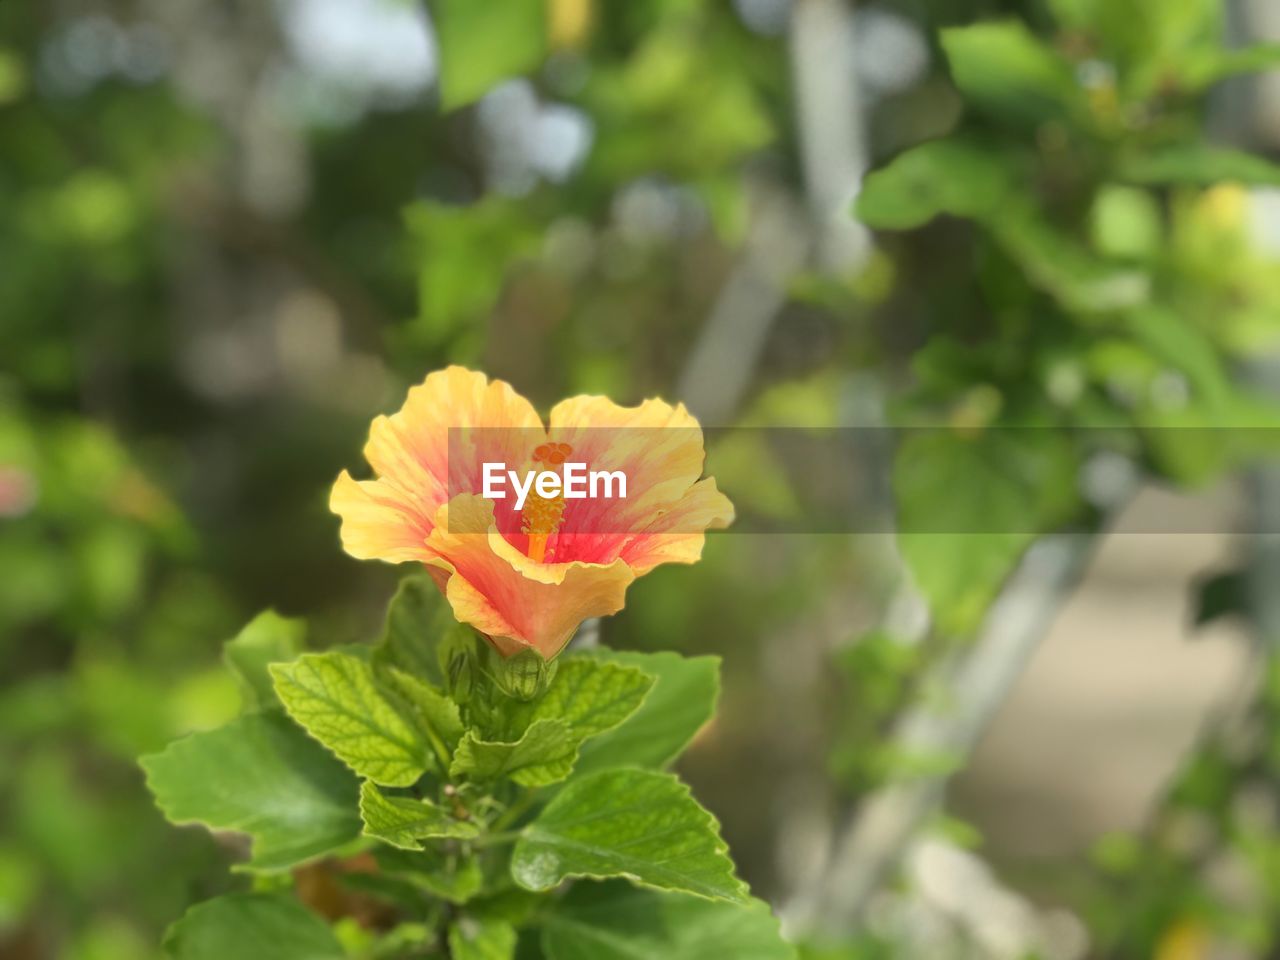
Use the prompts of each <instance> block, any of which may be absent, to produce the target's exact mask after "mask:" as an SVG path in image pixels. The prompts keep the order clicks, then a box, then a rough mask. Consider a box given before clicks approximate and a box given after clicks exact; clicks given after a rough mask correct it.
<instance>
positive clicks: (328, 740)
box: [271, 652, 431, 787]
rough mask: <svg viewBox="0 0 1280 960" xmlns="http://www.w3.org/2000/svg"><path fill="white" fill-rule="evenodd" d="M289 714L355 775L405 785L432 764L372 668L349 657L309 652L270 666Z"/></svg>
mask: <svg viewBox="0 0 1280 960" xmlns="http://www.w3.org/2000/svg"><path fill="white" fill-rule="evenodd" d="M271 675H272V677H274V678H275V685H276V695H277V696H278V697H279V698H280V702H281V703H283V704H284V706H285V709H286V710H288V711H289V715H290V716H291V717H293V719H294V720H296V721H297V722H298V723H299V724H301V725H302V726H303V728H305V729H306V731H307V732H308V733H309V734H311V735H312V736H313V737H315V738H316V739H317V740H319V741H320V742H321V743H322V744H324V745H325V746H326V747H328V748H329V749H330V750H332V751H333V752H334V754H335V755H337V757H338V758H339V759H340V760H342V761H343V763H345V764H346V765H347V766H349V767H350V768H351V769H352V770H354V771H355V772H356V773H358V774H360V775H361V776H362V777H365V778H367V779H369V780H372V781H373V782H374V783H378V784H381V785H383V786H386V787H407V786H409V785H411V784H413V783H415V782H416V781H417V779H418V778H419V777H421V776H422V775H423V774H424V773H425V772H426V771H427V768H428V766H429V765H430V764H431V757H430V754H429V753H428V750H427V747H426V745H425V744H424V743H423V742H422V741H421V740H420V738H419V737H418V734H417V731H415V730H414V728H413V726H412V725H411V724H410V723H409V721H408V720H406V719H405V718H404V717H403V716H402V715H401V714H400V712H399V711H398V710H397V709H396V707H395V705H394V704H393V703H392V702H391V701H390V700H388V699H387V697H386V696H384V695H383V692H382V691H381V690H380V689H379V687H378V683H377V680H376V679H375V677H374V674H373V668H372V667H371V666H370V665H369V664H368V663H366V662H365V661H363V660H361V659H360V658H358V657H353V656H351V655H350V654H346V653H339V652H330V653H312V654H307V655H305V656H303V657H300V658H299V659H297V660H295V661H294V662H292V663H277V664H274V665H273V666H272V667H271Z"/></svg>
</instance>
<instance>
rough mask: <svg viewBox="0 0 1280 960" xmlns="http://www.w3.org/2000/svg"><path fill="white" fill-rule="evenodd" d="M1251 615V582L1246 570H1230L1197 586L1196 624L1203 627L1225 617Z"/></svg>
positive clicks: (1202, 581)
mask: <svg viewBox="0 0 1280 960" xmlns="http://www.w3.org/2000/svg"><path fill="white" fill-rule="evenodd" d="M1248 615H1249V582H1248V577H1247V575H1246V573H1245V571H1244V570H1228V571H1226V572H1224V573H1217V574H1214V575H1212V576H1209V577H1206V578H1204V579H1202V580H1201V581H1199V583H1198V584H1197V585H1196V613H1195V620H1194V623H1195V625H1196V626H1197V627H1203V626H1204V625H1205V624H1207V623H1213V622H1214V621H1215V620H1220V619H1223V618H1225V617H1245V618H1247V617H1248Z"/></svg>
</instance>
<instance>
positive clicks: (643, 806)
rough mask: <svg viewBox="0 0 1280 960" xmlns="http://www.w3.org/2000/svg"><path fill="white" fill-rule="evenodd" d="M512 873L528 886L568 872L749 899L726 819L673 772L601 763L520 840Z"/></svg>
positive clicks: (552, 881)
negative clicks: (722, 823) (724, 834)
mask: <svg viewBox="0 0 1280 960" xmlns="http://www.w3.org/2000/svg"><path fill="white" fill-rule="evenodd" d="M511 876H512V877H513V878H515V881H516V883H518V884H520V886H522V887H524V888H525V889H526V890H534V891H538V890H550V889H551V888H552V887H554V886H556V885H557V884H559V883H560V882H561V881H563V880H564V879H566V878H567V877H594V878H597V879H600V878H604V877H627V878H628V879H630V880H632V881H633V882H635V883H638V884H640V885H642V886H646V887H652V888H654V889H657V890H675V891H680V892H683V893H691V894H694V895H696V896H699V897H706V898H708V899H711V900H732V901H736V902H743V901H745V900H746V899H747V887H746V884H744V883H743V882H742V881H741V880H739V879H738V878H737V877H735V876H734V873H733V861H731V860H730V859H729V856H728V853H727V848H726V846H725V843H724V841H723V840H721V839H720V834H719V824H718V823H716V819H715V817H713V816H712V815H711V814H710V813H709V812H707V810H705V809H704V808H703V807H702V806H701V805H699V803H698V801H696V800H695V799H694V798H693V796H692V794H690V792H689V788H688V787H687V786H685V785H684V784H683V783H681V782H680V781H679V780H677V779H676V778H675V777H674V776H673V775H671V774H669V773H655V772H654V771H651V770H634V769H632V770H628V769H620V770H602V771H599V772H597V773H592V774H588V775H587V776H585V777H577V778H575V779H574V780H572V781H571V782H570V783H568V784H567V785H566V786H565V787H564V789H563V790H561V791H560V793H559V794H558V795H557V796H556V797H555V798H554V799H553V800H552V801H551V802H550V803H549V804H547V806H546V808H545V809H543V810H542V812H541V813H539V814H538V816H537V818H535V819H534V821H533V822H532V823H530V824H529V825H528V826H527V827H525V829H524V833H523V835H522V836H521V837H520V839H519V840H517V841H516V845H515V849H514V851H513V852H512V856H511Z"/></svg>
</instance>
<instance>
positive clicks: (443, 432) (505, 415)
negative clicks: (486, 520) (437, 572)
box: [330, 366, 545, 562]
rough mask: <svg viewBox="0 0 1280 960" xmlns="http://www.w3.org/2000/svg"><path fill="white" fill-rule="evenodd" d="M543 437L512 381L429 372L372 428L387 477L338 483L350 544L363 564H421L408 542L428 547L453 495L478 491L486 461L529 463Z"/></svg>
mask: <svg viewBox="0 0 1280 960" xmlns="http://www.w3.org/2000/svg"><path fill="white" fill-rule="evenodd" d="M544 436H545V430H544V429H543V427H542V421H541V420H540V419H539V418H538V414H537V411H535V410H534V409H533V406H532V405H531V404H530V403H529V401H528V400H526V399H525V398H524V397H522V396H520V395H519V394H518V393H516V392H515V390H513V389H512V388H511V386H510V385H509V384H507V383H504V382H503V381H501V380H494V381H490V380H489V379H488V378H487V377H486V376H485V375H484V374H482V373H476V372H475V371H472V370H467V369H465V368H463V367H456V366H455V367H449V368H447V369H445V370H438V371H436V372H434V373H431V374H429V375H428V376H427V378H426V379H425V380H424V381H423V382H422V383H421V384H419V385H418V386H416V387H414V388H413V389H411V390H410V391H409V395H408V397H407V398H406V399H405V402H404V406H403V407H401V409H400V410H399V411H398V412H397V413H394V414H392V415H391V416H389V417H385V416H384V417H378V418H377V419H376V420H374V421H373V424H372V426H371V427H370V429H369V442H368V443H367V444H366V445H365V448H364V455H365V458H366V459H367V460H368V461H369V463H370V465H371V466H372V467H373V469H374V470H375V471H376V472H377V474H378V476H379V477H380V479H379V480H377V481H374V482H372V483H368V482H366V483H362V484H356V483H355V481H353V480H351V478H350V477H349V476H346V475H345V474H344V475H343V477H342V478H339V481H338V483H337V484H336V485H335V486H334V490H333V494H332V496H331V498H330V507H331V509H332V510H333V511H334V512H335V513H338V514H340V515H341V516H342V517H343V545H344V547H345V548H346V550H347V552H348V553H351V554H352V555H353V556H358V557H360V558H362V559H368V558H381V559H384V560H392V561H394V562H399V561H401V560H405V559H420V556H419V554H417V553H414V554H413V555H412V556H410V551H409V549H408V546H407V545H408V544H409V543H411V542H412V543H415V544H416V545H417V546H418V547H421V546H422V544H423V541H424V540H425V539H426V536H427V535H428V534H429V533H430V532H431V527H432V525H433V523H434V518H435V514H436V511H437V510H438V509H439V508H440V507H441V506H442V505H443V504H444V503H445V502H446V501H447V500H448V499H449V495H450V493H457V492H459V491H479V490H480V489H481V483H482V470H483V464H484V463H485V462H486V461H490V462H495V463H501V462H511V463H513V464H518V463H523V462H524V461H525V460H526V459H527V457H528V452H529V451H530V450H532V449H533V447H535V446H536V445H537V444H538V443H539V442H541V439H542V438H543V437H544ZM397 523H399V524H400V525H401V526H403V529H396V525H397ZM356 551H360V552H359V553H357V552H356ZM422 552H423V553H425V549H424V550H423V551H422Z"/></svg>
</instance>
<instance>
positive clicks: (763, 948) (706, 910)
mask: <svg viewBox="0 0 1280 960" xmlns="http://www.w3.org/2000/svg"><path fill="white" fill-rule="evenodd" d="M542 952H543V953H544V954H546V956H547V960H650V958H652V957H661V958H662V960H707V958H709V957H731V958H733V960H792V958H794V957H795V955H796V951H795V948H794V947H793V946H791V944H789V943H787V942H786V941H785V940H783V939H782V935H781V933H780V932H779V930H778V921H777V919H775V918H774V917H773V915H772V914H771V913H770V912H769V907H768V905H767V904H765V903H761V902H760V901H759V900H755V899H752V900H749V901H748V902H747V903H746V905H738V904H733V903H722V902H717V901H709V900H703V899H702V898H701V897H690V896H687V895H685V894H679V893H657V892H655V891H652V890H641V889H638V888H636V887H633V886H631V885H630V884H629V883H625V882H623V881H618V880H614V881H609V882H607V883H579V884H575V885H574V887H573V889H572V890H570V891H569V895H568V896H567V897H565V898H564V899H563V900H562V901H560V903H559V904H557V906H556V909H555V910H554V911H553V912H551V913H549V914H548V915H547V917H546V919H545V920H544V921H543V924H542Z"/></svg>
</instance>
